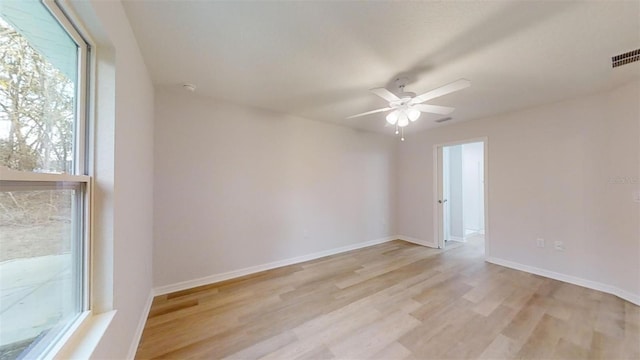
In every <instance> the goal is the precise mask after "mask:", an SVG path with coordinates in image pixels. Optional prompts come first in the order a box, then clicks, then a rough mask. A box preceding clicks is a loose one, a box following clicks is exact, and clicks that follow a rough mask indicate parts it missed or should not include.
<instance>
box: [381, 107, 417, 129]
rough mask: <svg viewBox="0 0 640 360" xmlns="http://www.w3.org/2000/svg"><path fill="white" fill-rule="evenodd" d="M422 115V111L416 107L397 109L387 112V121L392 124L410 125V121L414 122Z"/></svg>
mask: <svg viewBox="0 0 640 360" xmlns="http://www.w3.org/2000/svg"><path fill="white" fill-rule="evenodd" d="M419 117H420V111H418V110H416V109H411V108H409V109H396V110H394V111H392V112H390V113H389V114H387V122H388V123H389V124H390V125H396V124H398V126H399V127H405V126H407V125H409V122H410V121H411V122H414V121H416V120H418V118H419Z"/></svg>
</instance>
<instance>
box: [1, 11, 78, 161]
mask: <svg viewBox="0 0 640 360" xmlns="http://www.w3.org/2000/svg"><path fill="white" fill-rule="evenodd" d="M0 57H1V59H0V104H1V105H2V106H0V165H4V166H7V167H9V168H12V169H16V170H22V171H34V172H48V173H72V172H73V162H74V140H75V139H74V130H75V128H76V120H75V119H76V114H75V113H76V104H75V102H76V97H77V96H76V93H77V74H78V71H77V69H78V47H77V45H76V44H75V43H74V41H73V40H72V39H71V37H69V35H68V34H67V33H66V32H65V30H64V29H63V28H62V27H61V26H60V24H59V23H58V21H57V20H56V19H55V18H54V17H53V16H52V15H51V13H49V11H48V10H47V9H46V8H45V6H44V5H43V4H42V3H41V2H40V1H37V0H21V1H0Z"/></svg>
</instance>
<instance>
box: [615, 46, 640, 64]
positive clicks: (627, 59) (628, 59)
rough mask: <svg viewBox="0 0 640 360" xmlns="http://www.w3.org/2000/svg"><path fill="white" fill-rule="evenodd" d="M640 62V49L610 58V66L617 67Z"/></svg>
mask: <svg viewBox="0 0 640 360" xmlns="http://www.w3.org/2000/svg"><path fill="white" fill-rule="evenodd" d="M638 60H640V49H637V50H633V51H629V52H626V53H624V54H620V55H616V56H614V57H612V58H611V65H612V66H613V67H618V66H622V65H626V64H629V63H632V62H634V61H638Z"/></svg>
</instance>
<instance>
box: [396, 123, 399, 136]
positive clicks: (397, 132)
mask: <svg viewBox="0 0 640 360" xmlns="http://www.w3.org/2000/svg"><path fill="white" fill-rule="evenodd" d="M399 133H400V131H398V124H397V123H396V135H398V134H399Z"/></svg>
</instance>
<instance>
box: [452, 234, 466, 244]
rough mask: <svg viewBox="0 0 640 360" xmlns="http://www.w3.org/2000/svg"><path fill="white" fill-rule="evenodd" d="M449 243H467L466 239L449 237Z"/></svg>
mask: <svg viewBox="0 0 640 360" xmlns="http://www.w3.org/2000/svg"><path fill="white" fill-rule="evenodd" d="M449 241H457V242H467V240H466V237H461V236H453V235H449Z"/></svg>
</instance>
